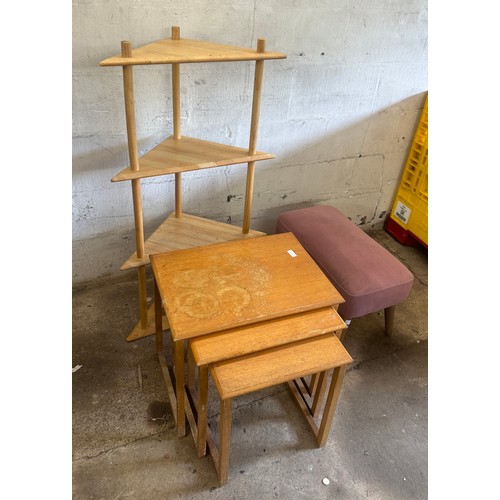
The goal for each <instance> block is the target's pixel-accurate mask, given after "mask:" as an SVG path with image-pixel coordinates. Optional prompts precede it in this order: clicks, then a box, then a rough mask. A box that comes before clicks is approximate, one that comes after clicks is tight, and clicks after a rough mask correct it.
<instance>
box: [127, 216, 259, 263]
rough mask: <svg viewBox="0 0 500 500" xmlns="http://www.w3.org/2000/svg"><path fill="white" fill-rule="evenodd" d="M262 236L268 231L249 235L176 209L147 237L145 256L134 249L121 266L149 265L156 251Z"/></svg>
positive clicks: (239, 229) (228, 225)
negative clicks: (180, 214)
mask: <svg viewBox="0 0 500 500" xmlns="http://www.w3.org/2000/svg"><path fill="white" fill-rule="evenodd" d="M259 236H265V233H262V232H260V231H250V232H249V233H248V234H242V232H241V228H240V227H238V226H233V225H231V224H226V223H224V222H217V221H212V220H209V219H204V218H203V217H196V216H195V215H189V214H185V213H183V214H182V217H176V216H175V212H174V213H172V214H170V215H169V217H168V218H167V219H166V220H165V221H164V222H163V223H162V224H161V225H160V227H158V229H156V231H155V232H154V233H153V234H152V235H151V236H150V237H149V238H148V239H147V240H146V242H145V244H144V257H143V258H139V257H138V256H137V252H134V253H133V254H132V255H131V256H130V257H129V258H128V259H127V261H126V262H124V264H123V265H122V266H121V268H120V269H122V270H124V269H132V268H134V267H138V266H141V265H144V264H149V256H150V255H152V254H156V253H163V252H171V251H173V250H182V249H185V248H192V247H197V246H201V245H213V244H214V243H221V242H224V241H232V240H239V239H245V238H255V237H259Z"/></svg>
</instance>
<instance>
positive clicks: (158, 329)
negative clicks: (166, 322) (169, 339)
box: [153, 277, 163, 353]
mask: <svg viewBox="0 0 500 500" xmlns="http://www.w3.org/2000/svg"><path fill="white" fill-rule="evenodd" d="M153 283H154V289H155V297H154V301H155V334H156V352H157V353H160V352H163V324H162V321H163V319H162V306H161V296H160V290H158V284H157V283H156V280H155V279H154V277H153Z"/></svg>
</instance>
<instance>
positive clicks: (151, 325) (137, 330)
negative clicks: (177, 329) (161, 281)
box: [127, 302, 170, 342]
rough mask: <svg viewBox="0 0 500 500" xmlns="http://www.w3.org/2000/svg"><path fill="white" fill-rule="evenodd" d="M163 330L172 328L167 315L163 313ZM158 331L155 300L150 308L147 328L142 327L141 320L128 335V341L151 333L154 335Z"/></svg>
mask: <svg viewBox="0 0 500 500" xmlns="http://www.w3.org/2000/svg"><path fill="white" fill-rule="evenodd" d="M161 319H162V331H165V330H168V329H169V328H170V326H169V324H168V320H167V317H166V316H163V315H162V318H161ZM155 333H156V328H155V305H154V302H153V304H152V305H151V306H149V308H148V324H147V326H146V328H142V327H141V322H140V321H139V322H138V323H137V325H135V327H134V329H133V330H132V332H131V333H130V335H129V336H128V337H127V341H128V342H132V341H134V340H139V339H142V338H144V337H148V336H149V335H154V334H155Z"/></svg>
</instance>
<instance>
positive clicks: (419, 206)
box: [387, 98, 429, 246]
mask: <svg viewBox="0 0 500 500" xmlns="http://www.w3.org/2000/svg"><path fill="white" fill-rule="evenodd" d="M427 100H428V98H426V99H425V105H424V109H423V110H422V114H421V116H420V120H419V123H418V127H417V131H416V132H415V136H414V138H413V142H412V145H411V149H410V152H409V154H408V159H407V161H406V166H405V169H404V171H403V175H402V178H401V182H400V184H399V188H398V192H397V194H396V198H395V200H394V204H393V206H392V210H391V213H390V216H389V217H390V219H392V221H394V222H396V223H397V224H398V225H399V226H400V227H401V228H402V229H403V230H404V231H408V232H409V233H410V235H412V236H414V237H415V238H416V239H417V240H419V241H420V242H421V243H424V244H425V245H426V246H427V245H428V222H427V219H428V205H429V194H428V177H427V163H428V146H427V140H428V126H429V118H428V111H427ZM388 222H390V221H388ZM387 226H391V224H388V225H387ZM392 228H394V224H392ZM395 229H396V230H395V231H391V230H390V227H389V228H388V230H389V232H390V233H392V234H393V235H394V236H396V237H398V236H397V235H396V234H394V233H398V234H399V237H398V239H401V238H402V236H401V235H402V234H404V232H402V231H400V230H397V228H395Z"/></svg>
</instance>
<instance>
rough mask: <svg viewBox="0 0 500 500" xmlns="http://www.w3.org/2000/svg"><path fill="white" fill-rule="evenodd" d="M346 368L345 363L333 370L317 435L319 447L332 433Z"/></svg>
mask: <svg viewBox="0 0 500 500" xmlns="http://www.w3.org/2000/svg"><path fill="white" fill-rule="evenodd" d="M346 368H347V367H346V365H343V366H340V367H337V368H335V369H334V371H333V376H332V381H331V382H330V389H329V391H328V398H327V400H326V405H325V411H324V412H323V418H322V419H321V424H320V426H319V432H318V435H317V443H318V447H319V448H321V447H322V446H324V445H325V443H326V441H327V439H328V434H329V433H330V428H331V427H332V420H333V414H334V413H335V408H336V406H337V401H338V399H339V395H340V389H341V388H342V381H343V380H344V374H345V370H346Z"/></svg>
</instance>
